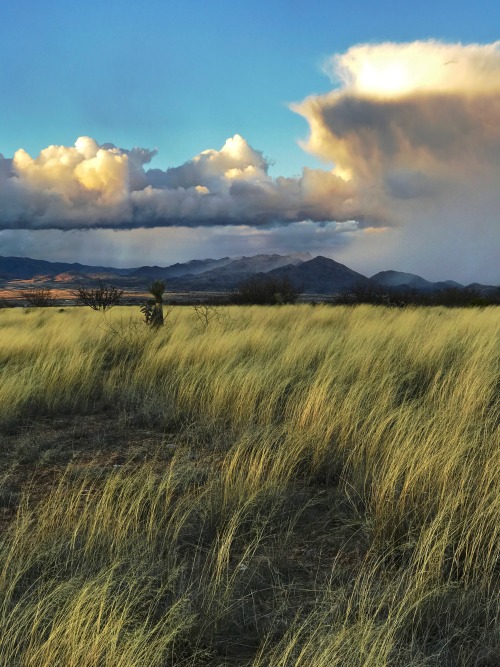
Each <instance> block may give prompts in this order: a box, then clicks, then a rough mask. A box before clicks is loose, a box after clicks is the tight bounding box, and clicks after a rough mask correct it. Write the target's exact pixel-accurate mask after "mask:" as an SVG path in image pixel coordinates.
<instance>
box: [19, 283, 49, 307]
mask: <svg viewBox="0 0 500 667" xmlns="http://www.w3.org/2000/svg"><path fill="white" fill-rule="evenodd" d="M22 297H23V298H24V299H25V300H26V301H27V302H28V303H29V305H30V306H35V307H36V308H44V307H46V306H53V305H54V298H53V296H52V290H51V289H48V288H47V287H41V288H40V289H33V290H27V291H26V292H23V293H22Z"/></svg>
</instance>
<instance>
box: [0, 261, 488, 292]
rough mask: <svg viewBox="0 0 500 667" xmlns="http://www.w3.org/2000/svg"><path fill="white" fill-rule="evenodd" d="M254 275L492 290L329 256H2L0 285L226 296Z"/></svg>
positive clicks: (338, 284) (333, 283) (305, 285)
mask: <svg viewBox="0 0 500 667" xmlns="http://www.w3.org/2000/svg"><path fill="white" fill-rule="evenodd" d="M253 276H259V277H263V276H268V277H276V278H288V279H290V280H291V281H292V282H293V283H295V284H296V285H299V286H300V287H301V288H302V289H303V291H304V293H305V294H318V295H329V294H338V293H341V292H345V291H348V290H349V289H352V288H353V287H354V286H356V285H357V286H359V285H364V286H372V287H374V286H377V287H380V286H384V287H387V288H390V289H391V290H402V291H403V290H408V289H411V290H416V291H418V292H426V293H431V292H435V291H439V290H443V289H449V288H463V287H470V288H474V289H475V290H476V291H479V292H487V291H489V290H491V289H495V288H493V286H490V285H480V284H478V283H473V284H472V285H467V286H464V285H461V284H460V283H457V282H455V281H453V280H447V281H441V282H431V281H429V280H426V279H425V278H422V277H421V276H418V275H416V274H413V273H405V272H402V271H381V272H379V273H377V274H375V275H374V276H371V277H370V278H368V277H367V276H364V275H363V274H361V273H358V272H357V271H354V270H353V269H350V268H349V267H347V266H344V265H343V264H340V263H339V262H336V261H335V260H333V259H329V258H327V257H322V256H317V257H312V256H311V255H310V254H309V253H292V254H288V255H278V254H273V255H266V254H260V255H253V256H251V257H223V258H221V259H204V260H198V259H195V260H191V261H189V262H185V263H177V264H172V265H170V266H165V267H161V266H141V267H134V268H126V269H124V268H115V267H110V266H90V265H85V264H79V263H65V262H48V261H45V260H38V259H31V258H29V257H2V256H0V286H1V287H2V288H3V289H7V288H8V287H9V286H11V285H13V284H18V283H19V282H20V281H21V282H22V281H27V282H29V283H30V284H34V285H37V286H47V287H57V288H59V289H60V288H62V287H65V288H66V289H71V288H72V287H74V286H77V285H82V284H92V283H95V282H96V281H98V280H103V281H106V282H112V283H113V284H115V285H117V286H119V287H121V288H123V289H125V290H127V289H130V290H131V291H138V290H141V289H147V286H148V284H149V283H150V282H151V281H152V280H157V279H161V280H165V281H166V283H167V289H168V291H173V292H191V291H192V292H224V291H227V290H232V289H234V288H235V287H237V286H238V285H239V284H240V283H241V282H242V281H243V280H246V279H248V278H250V277H253Z"/></svg>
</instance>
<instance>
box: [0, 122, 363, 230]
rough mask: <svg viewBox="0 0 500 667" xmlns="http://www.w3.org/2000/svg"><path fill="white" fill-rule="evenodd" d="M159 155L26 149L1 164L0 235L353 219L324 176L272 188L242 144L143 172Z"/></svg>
mask: <svg viewBox="0 0 500 667" xmlns="http://www.w3.org/2000/svg"><path fill="white" fill-rule="evenodd" d="M155 154H156V151H150V150H147V149H144V148H134V149H132V150H126V149H122V148H117V147H115V146H114V145H112V144H103V145H101V146H100V145H98V144H97V142H96V141H95V140H94V139H92V138H90V137H80V138H79V139H78V140H77V141H76V143H75V145H74V146H70V147H68V146H49V147H48V148H46V149H44V150H42V151H41V153H40V155H39V156H38V157H36V158H33V157H31V156H30V155H29V154H28V153H27V152H26V151H24V150H23V149H20V150H18V151H17V152H16V153H15V155H14V157H13V159H12V160H9V161H8V160H6V159H3V160H0V205H1V213H0V228H3V229H9V228H32V229H51V228H52V229H63V230H67V229H78V228H106V227H109V228H118V229H119V228H122V229H124V228H134V227H162V226H165V227H168V226H188V227H189V226H203V225H207V226H211V225H241V224H250V225H257V226H258V225H268V224H273V223H282V222H296V221H300V220H303V219H305V218H310V219H312V220H316V221H324V220H346V219H349V218H351V217H353V213H356V211H355V210H354V207H353V200H352V192H351V188H350V186H349V184H348V183H346V182H345V181H344V180H343V179H341V178H340V177H339V176H338V175H336V174H333V173H331V172H327V171H323V170H313V169H305V170H304V172H303V174H302V176H301V178H298V179H293V178H282V177H280V178H277V179H273V178H271V177H270V176H269V174H268V166H269V165H268V162H267V160H266V159H265V158H264V157H263V155H262V153H261V152H259V151H257V150H255V149H253V148H252V147H251V146H250V145H249V144H248V143H247V142H246V141H245V139H243V138H242V137H241V136H240V135H235V136H234V137H232V138H230V139H228V140H227V141H226V143H225V144H224V146H223V147H222V148H221V149H220V150H205V151H203V152H202V153H200V154H199V155H197V156H195V157H194V158H193V159H192V160H190V161H189V162H187V163H185V164H183V165H181V166H179V167H173V168H171V169H167V170H165V171H163V170H160V169H147V168H146V165H148V163H149V162H150V161H151V159H152V157H153V156H154V155H155Z"/></svg>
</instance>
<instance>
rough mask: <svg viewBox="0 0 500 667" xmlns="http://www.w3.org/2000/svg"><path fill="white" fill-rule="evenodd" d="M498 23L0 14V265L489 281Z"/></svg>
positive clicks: (130, 5)
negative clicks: (337, 269)
mask: <svg viewBox="0 0 500 667" xmlns="http://www.w3.org/2000/svg"><path fill="white" fill-rule="evenodd" d="M499 25H500V7H499V6H498V2H497V0H495V1H494V0H478V1H477V2H475V3H474V4H471V3H470V2H464V1H463V0H456V1H454V2H451V1H450V0H433V1H432V2H431V1H429V0H422V1H421V2H419V3H407V4H402V3H400V2H398V3H396V2H393V1H389V0H387V1H380V0H378V1H377V0H371V1H366V2H365V1H364V0H362V1H355V0H353V1H352V2H349V3H347V2H333V0H329V1H324V0H316V1H314V0H311V1H310V2H308V3H307V4H306V3H304V2H303V1H301V2H298V1H296V0H286V1H285V0H267V2H263V1H261V0H253V1H252V2H249V1H246V0H240V1H239V2H237V3H230V2H228V1H227V0H226V1H221V0H214V1H212V2H210V3H207V2H201V1H194V0H184V1H183V2H182V3H181V2H176V3H173V2H165V1H164V0H161V1H160V0H158V1H157V0H146V1H145V2H143V3H137V2H131V1H130V0H107V1H106V2H102V1H101V2H96V1H94V0H88V1H87V2H85V3H77V2H73V1H72V0H65V1H64V2H63V1H59V0H47V1H46V2H44V3H41V2H39V1H36V2H35V1H34V0H29V1H28V0H17V1H16V2H15V3H6V2H3V3H0V95H1V100H0V154H1V157H0V254H2V255H18V256H31V257H37V258H41V259H49V260H62V261H80V262H84V263H90V264H108V265H114V266H139V265H142V264H159V265H167V264H171V263H174V262H177V261H186V260H189V259H193V258H205V257H221V256H227V255H229V256H237V255H243V254H245V255H252V254H256V253H260V252H283V253H284V252H293V251H305V250H308V251H309V252H311V253H312V254H314V255H316V254H321V255H325V256H328V257H332V258H334V259H336V260H337V261H341V262H342V263H344V264H347V265H348V266H351V267H352V268H354V269H356V270H358V271H361V272H362V273H364V274H365V275H371V274H373V273H375V272H376V271H379V270H383V269H397V270H402V271H412V272H415V273H419V274H420V275H424V276H425V277H426V278H429V279H434V280H440V279H442V280H445V279H454V280H459V281H461V282H466V283H467V282H473V281H480V282H489V283H494V284H498V283H500V194H499V191H500V188H499V187H498V184H499V183H500V42H499V41H497V40H499V38H500V35H499V33H498V26H499ZM495 28H497V30H495Z"/></svg>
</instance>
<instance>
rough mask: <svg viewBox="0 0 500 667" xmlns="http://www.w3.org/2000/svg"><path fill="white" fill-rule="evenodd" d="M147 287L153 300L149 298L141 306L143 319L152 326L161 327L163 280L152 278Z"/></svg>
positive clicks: (162, 316) (162, 320) (162, 318)
mask: <svg viewBox="0 0 500 667" xmlns="http://www.w3.org/2000/svg"><path fill="white" fill-rule="evenodd" d="M148 289H149V292H150V294H152V295H153V296H154V301H153V300H150V301H148V302H147V303H145V304H144V305H143V306H142V308H141V312H142V313H143V315H144V321H145V322H146V324H148V325H150V326H152V327H161V326H163V323H164V321H165V318H164V315H163V294H164V292H165V282H164V281H163V280H154V281H153V282H152V283H151V284H150V285H149V288H148Z"/></svg>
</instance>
